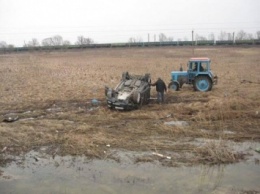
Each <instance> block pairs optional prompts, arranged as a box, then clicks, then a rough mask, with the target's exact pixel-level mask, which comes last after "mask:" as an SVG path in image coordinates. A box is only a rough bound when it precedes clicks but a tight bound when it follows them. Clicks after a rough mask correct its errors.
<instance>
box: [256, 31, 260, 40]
mask: <svg viewBox="0 0 260 194" xmlns="http://www.w3.org/2000/svg"><path fill="white" fill-rule="evenodd" d="M256 38H257V39H258V40H260V31H257V32H256Z"/></svg>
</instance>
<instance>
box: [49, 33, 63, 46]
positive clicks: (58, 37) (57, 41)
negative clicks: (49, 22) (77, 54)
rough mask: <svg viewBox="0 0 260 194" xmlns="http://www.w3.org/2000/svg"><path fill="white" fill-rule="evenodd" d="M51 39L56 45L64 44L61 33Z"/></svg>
mask: <svg viewBox="0 0 260 194" xmlns="http://www.w3.org/2000/svg"><path fill="white" fill-rule="evenodd" d="M51 40H52V44H53V45H54V46H61V45H63V38H62V37H61V36H60V35H56V36H53V37H52V38H51Z"/></svg>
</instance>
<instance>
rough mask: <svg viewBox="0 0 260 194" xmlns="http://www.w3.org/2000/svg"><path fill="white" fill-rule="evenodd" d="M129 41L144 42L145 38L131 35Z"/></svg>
mask: <svg viewBox="0 0 260 194" xmlns="http://www.w3.org/2000/svg"><path fill="white" fill-rule="evenodd" d="M128 42H129V43H135V42H143V39H142V38H141V37H135V38H134V37H131V38H129V39H128Z"/></svg>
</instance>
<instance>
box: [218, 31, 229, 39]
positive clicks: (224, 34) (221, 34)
mask: <svg viewBox="0 0 260 194" xmlns="http://www.w3.org/2000/svg"><path fill="white" fill-rule="evenodd" d="M218 39H219V40H227V33H226V32H225V31H221V32H220V34H219V36H218Z"/></svg>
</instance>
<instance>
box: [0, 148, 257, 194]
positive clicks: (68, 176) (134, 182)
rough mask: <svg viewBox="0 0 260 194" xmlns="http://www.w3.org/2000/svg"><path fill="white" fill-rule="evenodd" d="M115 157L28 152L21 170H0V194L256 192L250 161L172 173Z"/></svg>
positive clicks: (154, 165)
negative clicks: (61, 155) (63, 155)
mask: <svg viewBox="0 0 260 194" xmlns="http://www.w3.org/2000/svg"><path fill="white" fill-rule="evenodd" d="M43 151H44V148H43ZM116 154H117V155H119V156H121V161H123V162H121V163H117V162H115V161H112V160H89V159H87V158H86V157H72V156H66V157H58V156H56V157H55V158H52V157H51V156H49V155H46V154H44V153H40V152H34V151H31V152H29V153H27V154H26V155H25V160H20V162H19V164H17V163H14V162H13V163H11V164H10V165H9V166H7V167H5V168H0V172H1V173H0V174H2V176H0V193H19V194H27V193H38V194H45V193H55V194H65V193H66V194H68V193H73V194H74V193H76V194H77V193H78V194H81V193H98V194H101V193H149V194H151V193H177V194H178V193H192V194H197V193H198V194H203V193H205V194H208V193H217V194H222V193H223V194H224V193H231V194H232V193H239V192H240V191H258V192H260V185H259V179H260V165H259V164H256V163H255V162H254V161H253V160H247V161H246V162H242V163H237V164H232V165H221V166H211V167H209V166H206V165H201V166H195V167H184V166H183V167H178V168H174V167H171V168H170V167H165V166H162V165H160V164H159V163H157V162H153V163H137V164H135V163H133V162H132V160H131V157H132V155H133V153H123V152H117V153H116ZM134 154H137V153H134ZM257 157H258V158H260V154H258V155H257ZM238 191H239V192H238Z"/></svg>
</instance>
